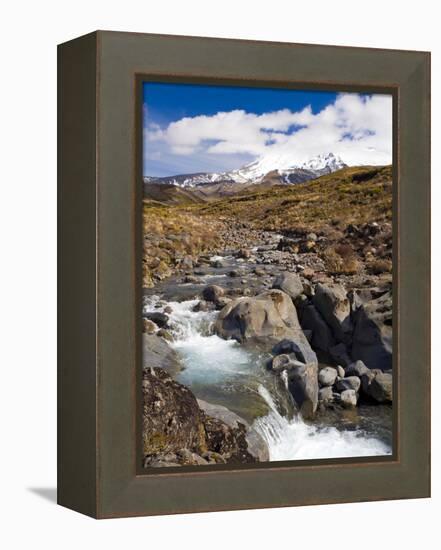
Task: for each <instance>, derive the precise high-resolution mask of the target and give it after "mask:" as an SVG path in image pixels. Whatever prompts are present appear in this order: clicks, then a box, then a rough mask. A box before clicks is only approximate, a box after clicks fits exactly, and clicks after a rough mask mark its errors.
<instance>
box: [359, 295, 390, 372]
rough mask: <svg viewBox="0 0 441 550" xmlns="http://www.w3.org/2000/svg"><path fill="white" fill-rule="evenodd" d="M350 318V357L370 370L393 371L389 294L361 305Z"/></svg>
mask: <svg viewBox="0 0 441 550" xmlns="http://www.w3.org/2000/svg"><path fill="white" fill-rule="evenodd" d="M353 319H354V325H355V328H354V333H353V344H352V358H353V359H354V360H356V359H361V360H362V361H363V362H364V363H365V364H366V365H367V366H368V367H369V368H379V369H381V370H383V371H385V370H389V369H390V368H392V294H391V293H386V294H384V295H383V296H380V297H379V298H377V299H376V300H372V301H370V302H367V303H365V304H363V305H361V306H360V307H358V309H357V310H356V311H355V313H354V314H353Z"/></svg>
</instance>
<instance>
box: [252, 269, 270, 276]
mask: <svg viewBox="0 0 441 550" xmlns="http://www.w3.org/2000/svg"><path fill="white" fill-rule="evenodd" d="M253 272H254V274H255V275H257V277H265V275H266V274H267V273H266V271H265V270H264V269H262V268H261V267H256V268H255V269H254V271H253Z"/></svg>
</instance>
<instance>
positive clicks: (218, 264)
mask: <svg viewBox="0 0 441 550" xmlns="http://www.w3.org/2000/svg"><path fill="white" fill-rule="evenodd" d="M210 265H211V267H215V268H218V269H220V268H222V267H224V264H223V263H222V262H221V260H212V261H211V262H210Z"/></svg>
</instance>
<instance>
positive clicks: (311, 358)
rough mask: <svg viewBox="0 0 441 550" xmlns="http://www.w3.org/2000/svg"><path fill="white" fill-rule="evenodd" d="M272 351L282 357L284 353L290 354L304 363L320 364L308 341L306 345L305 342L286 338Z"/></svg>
mask: <svg viewBox="0 0 441 550" xmlns="http://www.w3.org/2000/svg"><path fill="white" fill-rule="evenodd" d="M271 351H272V353H274V355H280V354H282V353H283V354H289V355H290V356H291V355H293V356H294V357H295V358H296V359H297V360H298V361H300V362H302V363H313V364H315V365H317V364H318V361H317V355H316V354H315V352H314V351H313V350H312V349H311V346H310V345H309V342H308V341H307V340H306V343H305V341H303V340H296V339H290V338H285V339H283V340H281V341H280V342H278V343H277V344H276V345H275V346H274V347H273V348H272V350H271Z"/></svg>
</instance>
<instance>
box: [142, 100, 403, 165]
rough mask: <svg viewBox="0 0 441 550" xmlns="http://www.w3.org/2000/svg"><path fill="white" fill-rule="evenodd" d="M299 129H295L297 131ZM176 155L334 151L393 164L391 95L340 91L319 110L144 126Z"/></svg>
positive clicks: (355, 160) (300, 155) (296, 155)
mask: <svg viewBox="0 0 441 550" xmlns="http://www.w3.org/2000/svg"><path fill="white" fill-rule="evenodd" d="M293 130H294V131H293ZM145 137H146V141H148V142H150V143H151V142H161V143H162V144H163V145H165V146H167V148H168V149H169V151H170V153H171V154H174V155H196V156H197V155H198V154H204V155H206V154H213V155H214V154H216V155H235V154H236V155H237V154H248V155H252V156H253V157H255V158H259V157H262V156H264V155H267V154H271V155H272V154H275V155H278V154H287V153H289V154H290V155H292V157H293V159H294V160H295V161H298V162H303V161H304V160H308V159H309V158H311V157H313V156H315V155H317V154H320V153H328V152H333V153H334V154H337V155H340V156H341V158H342V159H343V160H344V161H345V162H346V163H347V164H349V165H357V164H388V163H390V162H392V97H391V96H388V95H372V96H361V95H359V94H341V95H339V96H338V97H337V99H336V100H335V102H334V103H333V104H330V105H328V106H327V107H326V108H324V109H323V110H322V111H320V112H319V113H317V114H313V113H312V111H311V108H310V107H306V108H305V109H303V110H301V111H298V112H293V111H290V110H288V109H282V110H279V111H274V112H268V113H263V114H260V115H257V114H254V113H247V112H245V111H243V110H234V111H229V112H219V113H217V114H215V115H212V116H206V115H200V116H196V117H191V118H190V117H186V118H182V119H180V120H177V121H175V122H172V123H170V124H169V125H168V126H167V127H165V128H160V127H158V126H153V127H149V128H147V129H146V130H145Z"/></svg>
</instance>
